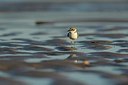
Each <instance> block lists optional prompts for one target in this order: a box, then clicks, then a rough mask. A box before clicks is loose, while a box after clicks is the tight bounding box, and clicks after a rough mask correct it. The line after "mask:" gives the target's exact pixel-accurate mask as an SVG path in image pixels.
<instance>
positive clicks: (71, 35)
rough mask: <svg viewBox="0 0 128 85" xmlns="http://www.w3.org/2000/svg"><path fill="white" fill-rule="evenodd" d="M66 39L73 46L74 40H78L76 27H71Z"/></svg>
mask: <svg viewBox="0 0 128 85" xmlns="http://www.w3.org/2000/svg"><path fill="white" fill-rule="evenodd" d="M67 37H69V38H70V39H71V43H72V44H74V46H75V40H76V39H77V38H78V32H77V28H76V27H71V28H69V30H68V34H67Z"/></svg>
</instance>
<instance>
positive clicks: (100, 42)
mask: <svg viewBox="0 0 128 85" xmlns="http://www.w3.org/2000/svg"><path fill="white" fill-rule="evenodd" d="M79 43H83V44H88V45H108V44H110V43H112V41H108V40H91V41H79Z"/></svg>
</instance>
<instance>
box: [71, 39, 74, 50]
mask: <svg viewBox="0 0 128 85" xmlns="http://www.w3.org/2000/svg"><path fill="white" fill-rule="evenodd" d="M71 44H72V47H74V48H75V41H74V40H72V41H71Z"/></svg>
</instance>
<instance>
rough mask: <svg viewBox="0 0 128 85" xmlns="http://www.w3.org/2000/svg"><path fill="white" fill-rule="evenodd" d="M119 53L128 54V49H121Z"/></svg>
mask: <svg viewBox="0 0 128 85" xmlns="http://www.w3.org/2000/svg"><path fill="white" fill-rule="evenodd" d="M117 52H120V53H122V52H127V53H128V49H119V50H118V51H117Z"/></svg>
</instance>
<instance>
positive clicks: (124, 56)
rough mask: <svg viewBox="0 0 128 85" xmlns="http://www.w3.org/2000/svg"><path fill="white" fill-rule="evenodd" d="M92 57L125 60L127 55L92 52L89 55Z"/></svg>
mask: <svg viewBox="0 0 128 85" xmlns="http://www.w3.org/2000/svg"><path fill="white" fill-rule="evenodd" d="M90 54H91V55H92V56H97V57H104V58H110V59H112V58H127V57H128V54H120V53H113V52H92V53H90Z"/></svg>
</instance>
